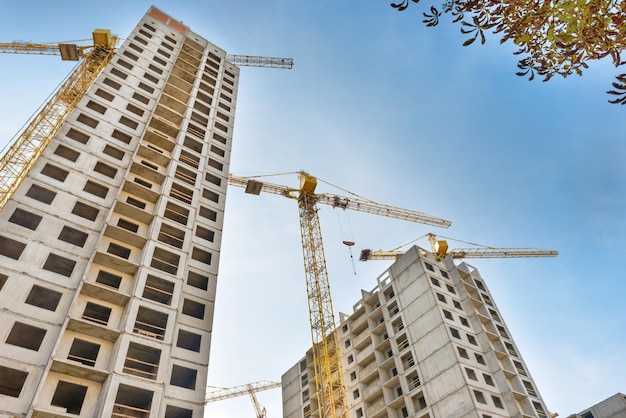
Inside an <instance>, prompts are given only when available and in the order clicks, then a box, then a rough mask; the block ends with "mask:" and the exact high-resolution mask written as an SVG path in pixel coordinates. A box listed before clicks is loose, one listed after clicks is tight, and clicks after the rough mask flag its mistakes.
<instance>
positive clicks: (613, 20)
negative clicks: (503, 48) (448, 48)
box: [391, 0, 626, 104]
mask: <svg viewBox="0 0 626 418" xmlns="http://www.w3.org/2000/svg"><path fill="white" fill-rule="evenodd" d="M419 1H420V0H399V2H398V3H391V6H392V7H393V8H395V9H397V10H398V11H402V10H406V9H407V8H408V7H409V5H410V3H418V2H419ZM443 14H449V15H450V16H451V18H452V21H453V22H455V23H460V25H461V32H462V33H463V34H464V35H469V37H468V38H467V40H465V42H464V43H463V45H464V46H467V45H470V44H472V43H474V42H475V41H476V40H477V39H480V42H481V43H485V32H493V33H496V34H501V36H502V38H501V39H500V43H504V42H506V41H509V40H510V41H512V42H513V43H514V44H515V45H516V46H517V47H518V49H517V51H515V54H517V55H520V57H521V59H520V60H519V62H518V64H517V66H518V69H519V71H518V72H517V75H519V76H527V77H528V79H529V80H533V79H534V78H535V75H537V76H540V77H542V78H543V81H548V80H550V79H551V78H552V77H553V76H555V75H557V74H558V75H560V76H562V77H567V76H568V75H570V74H578V75H582V73H583V70H584V69H586V68H588V62H589V61H591V60H599V59H602V58H605V57H610V58H611V59H612V61H613V64H614V65H615V66H616V67H620V66H622V65H624V64H625V63H626V61H623V60H622V57H621V54H622V51H623V50H624V48H625V47H626V1H622V0H447V1H446V0H443V2H442V3H441V5H440V6H431V7H430V9H429V10H428V11H427V12H424V13H423V15H424V20H423V22H424V23H425V24H426V26H436V25H437V24H438V23H439V20H440V18H441V17H442V15H443ZM608 93H609V94H611V95H613V96H614V99H613V100H609V101H610V102H611V103H616V104H626V73H622V74H620V75H618V76H617V77H616V80H615V82H613V90H610V91H609V92H608Z"/></svg>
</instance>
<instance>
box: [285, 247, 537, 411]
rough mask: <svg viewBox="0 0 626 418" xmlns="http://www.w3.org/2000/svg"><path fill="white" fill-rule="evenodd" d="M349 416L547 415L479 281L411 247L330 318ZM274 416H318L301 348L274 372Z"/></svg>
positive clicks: (472, 272) (470, 271) (309, 366)
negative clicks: (278, 410) (277, 403)
mask: <svg viewBox="0 0 626 418" xmlns="http://www.w3.org/2000/svg"><path fill="white" fill-rule="evenodd" d="M337 332H338V334H339V335H338V337H339V344H340V348H341V350H342V356H341V357H342V367H343V374H344V381H345V388H346V396H347V404H348V409H349V418H363V417H365V418H382V417H388V418H401V417H418V418H462V417H468V418H469V417H472V418H504V417H518V418H519V417H523V418H530V417H535V418H537V417H539V418H545V417H548V416H549V413H548V410H547V409H546V407H545V404H544V402H543V400H542V398H541V396H540V394H539V392H538V390H537V387H536V385H535V382H534V381H533V379H532V377H531V375H530V373H529V371H528V368H527V367H526V365H525V364H524V360H523V359H522V357H521V355H520V354H519V350H518V349H517V347H516V345H515V342H514V341H513V339H512V337H511V333H510V332H509V330H508V328H507V326H506V324H505V323H504V321H503V319H502V315H501V314H500V312H499V310H498V308H497V307H496V305H495V302H494V301H493V298H492V296H491V294H490V293H489V290H488V289H487V286H486V284H485V281H484V280H483V279H482V278H481V276H480V274H479V273H478V271H477V270H476V269H475V268H473V267H472V266H470V265H468V264H466V263H462V264H460V265H458V266H456V265H455V264H454V263H453V261H452V259H450V257H448V258H446V259H444V260H437V259H435V257H434V256H433V254H431V253H430V252H428V251H425V250H423V249H421V248H418V247H413V248H411V249H410V250H409V251H408V252H407V253H406V254H405V255H403V256H402V257H400V258H399V259H398V260H397V261H396V262H395V263H394V264H393V265H392V266H391V267H390V268H389V269H388V270H386V271H385V272H384V273H383V274H382V275H381V276H380V277H379V278H378V284H377V286H376V287H375V288H374V289H372V290H371V291H365V290H363V291H362V298H361V300H359V301H358V302H357V303H356V304H355V305H354V311H353V312H352V313H351V314H350V315H346V314H340V324H339V326H338V327H337ZM282 387H283V389H282V390H283V416H284V418H309V417H316V418H319V411H318V406H317V396H316V387H315V381H314V370H313V357H312V353H311V350H309V352H308V353H307V354H306V355H305V357H304V358H302V359H301V360H300V361H299V362H298V363H296V364H295V365H294V366H293V367H292V368H290V369H289V370H288V371H287V372H286V373H285V374H284V375H283V376H282Z"/></svg>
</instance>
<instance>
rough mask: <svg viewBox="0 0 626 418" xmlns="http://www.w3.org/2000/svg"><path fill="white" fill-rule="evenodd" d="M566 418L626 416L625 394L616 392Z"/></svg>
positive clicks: (625, 417)
mask: <svg viewBox="0 0 626 418" xmlns="http://www.w3.org/2000/svg"><path fill="white" fill-rule="evenodd" d="M568 418H626V395H624V394H623V393H616V394H615V395H613V396H611V397H610V398H607V399H605V400H603V401H602V402H598V403H597V404H595V405H594V406H592V407H591V408H588V409H585V410H584V411H583V412H580V413H578V414H573V415H570V416H569V417H568Z"/></svg>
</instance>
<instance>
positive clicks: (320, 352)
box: [298, 174, 348, 418]
mask: <svg viewBox="0 0 626 418" xmlns="http://www.w3.org/2000/svg"><path fill="white" fill-rule="evenodd" d="M300 185H301V187H300V189H301V193H300V196H299V197H298V208H299V213H300V233H301V238H302V255H303V257H304V271H305V276H306V290H307V299H308V302H309V320H310V321H311V340H312V342H313V347H312V349H313V367H314V369H315V371H316V373H315V385H316V387H317V393H318V396H319V405H320V409H321V415H320V416H321V417H329V418H330V417H345V418H347V417H348V406H347V404H346V393H345V387H344V384H343V372H342V367H341V354H340V352H339V340H338V338H337V332H335V314H334V312H333V303H332V298H331V294H330V282H329V281H328V271H327V270H326V257H325V256H324V245H323V243H322V229H321V227H320V220H319V216H318V215H317V205H316V202H315V196H314V195H313V192H314V191H315V182H314V179H312V178H310V177H309V176H307V175H306V174H301V175H300Z"/></svg>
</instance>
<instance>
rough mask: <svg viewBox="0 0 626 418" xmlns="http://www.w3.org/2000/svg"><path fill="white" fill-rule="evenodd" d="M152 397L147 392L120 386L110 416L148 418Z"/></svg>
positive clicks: (150, 393) (151, 394)
mask: <svg viewBox="0 0 626 418" xmlns="http://www.w3.org/2000/svg"><path fill="white" fill-rule="evenodd" d="M153 395H154V394H153V393H152V392H150V391H148V390H143V389H139V388H135V387H132V386H127V385H120V387H119V389H118V390H117V396H116V397H115V404H114V406H113V412H112V414H111V416H112V417H119V418H148V417H149V416H150V407H151V406H152V396H153Z"/></svg>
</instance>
